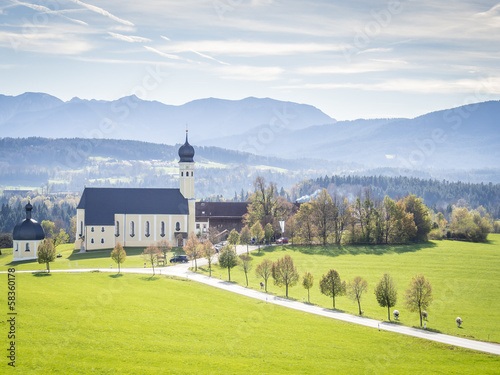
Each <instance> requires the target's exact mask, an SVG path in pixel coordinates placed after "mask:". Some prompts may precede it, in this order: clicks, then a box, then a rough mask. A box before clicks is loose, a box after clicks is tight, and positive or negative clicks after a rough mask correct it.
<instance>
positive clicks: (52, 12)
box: [13, 0, 88, 26]
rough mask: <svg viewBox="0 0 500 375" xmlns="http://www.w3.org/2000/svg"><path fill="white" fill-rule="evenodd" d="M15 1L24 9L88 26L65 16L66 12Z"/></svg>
mask: <svg viewBox="0 0 500 375" xmlns="http://www.w3.org/2000/svg"><path fill="white" fill-rule="evenodd" d="M13 1H14V2H15V4H16V5H21V6H24V7H27V8H30V9H33V10H36V11H38V12H41V13H45V14H50V15H57V16H59V17H62V18H64V19H67V20H69V21H71V22H75V23H78V24H80V25H84V26H88V23H87V22H84V21H81V20H77V19H75V18H70V17H67V16H65V15H64V14H63V13H64V11H56V10H52V9H50V8H47V7H45V6H43V5H37V4H31V3H25V2H22V1H18V0H13Z"/></svg>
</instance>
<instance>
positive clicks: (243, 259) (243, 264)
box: [239, 254, 252, 286]
mask: <svg viewBox="0 0 500 375" xmlns="http://www.w3.org/2000/svg"><path fill="white" fill-rule="evenodd" d="M239 266H240V268H241V270H242V271H243V272H244V273H245V278H246V280H247V286H248V272H250V271H251V269H252V257H251V256H250V255H248V254H241V255H240V260H239Z"/></svg>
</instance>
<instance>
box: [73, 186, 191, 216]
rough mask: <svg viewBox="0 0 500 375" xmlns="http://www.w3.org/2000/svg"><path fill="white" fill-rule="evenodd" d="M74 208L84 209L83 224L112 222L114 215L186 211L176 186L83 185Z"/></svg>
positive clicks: (187, 210)
mask: <svg viewBox="0 0 500 375" xmlns="http://www.w3.org/2000/svg"><path fill="white" fill-rule="evenodd" d="M77 208H78V209H85V225H114V224H115V216H114V215H115V214H132V215H134V214H137V215H139V214H140V215H188V214H189V207H188V200H187V199H186V198H184V196H183V195H182V194H181V192H180V190H179V189H150V188H85V190H84V191H83V194H82V198H81V199H80V203H79V204H78V207H77Z"/></svg>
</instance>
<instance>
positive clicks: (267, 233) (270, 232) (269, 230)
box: [264, 223, 274, 245]
mask: <svg viewBox="0 0 500 375" xmlns="http://www.w3.org/2000/svg"><path fill="white" fill-rule="evenodd" d="M273 236H274V229H273V226H272V225H271V224H270V223H267V224H266V226H265V227H264V237H265V239H266V243H267V244H268V245H269V244H270V243H271V238H273Z"/></svg>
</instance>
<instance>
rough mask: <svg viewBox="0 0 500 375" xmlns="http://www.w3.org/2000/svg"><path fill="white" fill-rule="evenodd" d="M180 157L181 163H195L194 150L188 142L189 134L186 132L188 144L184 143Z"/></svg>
mask: <svg viewBox="0 0 500 375" xmlns="http://www.w3.org/2000/svg"><path fill="white" fill-rule="evenodd" d="M179 157H180V160H179V162H180V163H193V162H194V160H193V157H194V148H193V146H191V145H190V144H189V142H188V133H187V130H186V143H184V144H183V145H182V146H181V147H180V148H179Z"/></svg>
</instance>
